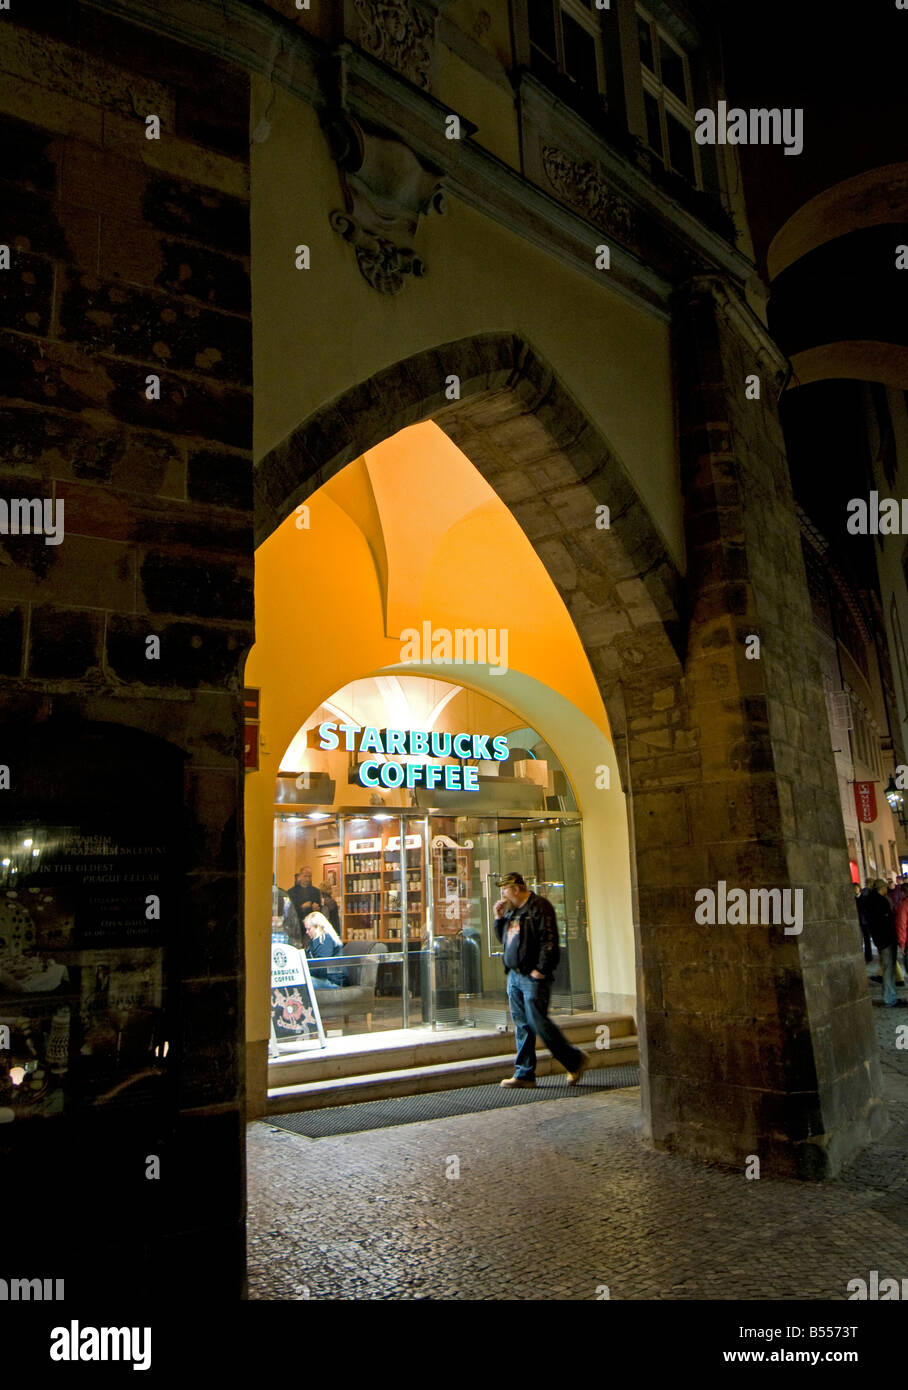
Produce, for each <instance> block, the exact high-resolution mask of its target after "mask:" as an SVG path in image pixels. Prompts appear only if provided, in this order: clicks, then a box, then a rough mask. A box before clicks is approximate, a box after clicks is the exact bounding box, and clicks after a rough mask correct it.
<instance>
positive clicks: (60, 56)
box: [0, 4, 253, 1298]
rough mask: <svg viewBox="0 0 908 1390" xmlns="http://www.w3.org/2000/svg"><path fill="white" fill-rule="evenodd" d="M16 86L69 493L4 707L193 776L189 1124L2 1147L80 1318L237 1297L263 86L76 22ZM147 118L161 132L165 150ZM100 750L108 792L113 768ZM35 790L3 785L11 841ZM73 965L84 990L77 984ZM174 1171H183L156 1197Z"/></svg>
mask: <svg viewBox="0 0 908 1390" xmlns="http://www.w3.org/2000/svg"><path fill="white" fill-rule="evenodd" d="M226 22H227V21H225V23H226ZM0 68H2V69H3V70H4V72H3V77H4V80H3V83H2V89H0V126H2V136H3V141H2V143H3V147H4V150H5V151H6V152H7V153H6V154H5V156H4V169H3V176H4V179H5V180H6V183H5V185H4V188H5V192H4V208H3V233H2V235H0V241H3V242H7V243H8V244H9V246H10V250H11V262H10V268H9V270H7V271H5V272H3V273H2V275H0V383H2V393H3V400H2V403H0V411H2V421H3V435H4V450H3V457H2V460H0V474H2V482H0V494H2V496H3V497H4V498H11V497H21V498H33V497H34V498H45V499H50V500H53V501H55V502H56V503H59V502H60V501H62V502H63V504H64V517H65V536H64V539H63V541H62V544H59V545H57V546H46V545H45V544H44V543H43V540H42V538H41V537H40V536H36V535H20V536H8V537H6V536H4V537H0V552H2V554H0V560H2V563H0V632H2V640H0V672H2V675H3V676H4V678H5V680H4V685H5V704H6V712H7V715H8V719H9V717H10V715H11V714H13V715H15V717H16V718H17V719H19V720H20V721H21V722H22V724H23V725H26V726H29V725H36V724H41V723H43V722H45V721H46V722H47V723H48V725H49V726H53V727H54V728H55V729H58V728H59V726H60V723H61V721H63V722H64V723H65V722H66V721H69V724H70V726H71V727H72V729H73V740H72V743H71V751H74V750H77V749H78V748H81V747H83V744H82V743H80V737H81V735H80V733H79V731H80V730H81V729H83V728H85V727H87V726H88V725H89V723H90V724H91V725H93V727H94V730H95V732H96V734H97V731H98V729H103V728H108V729H110V728H111V726H112V725H119V726H125V727H126V728H131V729H135V730H145V731H146V732H147V733H148V734H151V735H155V736H157V738H158V739H159V740H166V742H167V745H168V754H173V757H170V756H168V767H170V765H171V763H174V765H177V766H179V768H180V769H181V773H180V775H179V776H178V777H176V779H175V786H176V788H177V790H176V792H175V799H176V802H177V804H176V805H175V806H174V805H171V810H170V815H171V816H172V817H173V820H172V823H171V824H169V825H168V826H166V827H162V831H164V830H166V832H167V837H168V838H169V839H170V840H171V841H173V840H174V839H175V842H176V844H177V847H178V848H177V851H176V852H177V853H178V856H179V860H180V863H179V871H180V874H181V882H180V885H179V888H178V890H177V891H176V892H175V893H174V895H173V897H172V899H171V907H173V906H174V905H175V907H176V915H175V916H174V917H172V918H170V919H168V920H167V921H166V922H162V927H163V928H164V931H163V939H164V943H165V944H164V949H165V956H166V961H165V968H166V970H167V977H168V992H167V1000H166V1010H167V1019H168V1028H169V1029H170V1030H171V1031H170V1032H169V1037H168V1041H169V1044H170V1052H169V1057H170V1060H169V1061H168V1062H167V1063H166V1065H163V1066H162V1071H163V1073H164V1076H165V1079H166V1095H167V1097H168V1099H167V1102H166V1105H165V1106H164V1110H163V1111H161V1109H160V1107H157V1106H156V1108H154V1122H153V1123H149V1124H147V1125H145V1122H144V1121H143V1120H142V1119H141V1117H140V1115H139V1110H141V1107H138V1108H137V1109H136V1111H135V1113H133V1114H132V1118H130V1119H129V1122H128V1123H127V1122H126V1121H125V1120H124V1121H123V1122H122V1123H120V1122H117V1119H116V1116H115V1115H114V1110H115V1109H116V1104H118V1102H115V1101H114V1100H112V1101H111V1105H110V1108H107V1102H106V1101H105V1102H104V1104H103V1105H102V1104H100V1103H97V1102H96V1099H94V1098H93V1099H92V1100H91V1101H90V1102H86V1101H85V1099H84V1097H81V1096H80V1095H79V1094H78V1093H77V1090H76V1089H74V1090H73V1093H72V1095H71V1096H70V1097H68V1098H67V1101H66V1104H65V1105H64V1107H63V1110H62V1112H61V1113H58V1114H51V1115H50V1116H49V1117H42V1118H35V1119H33V1120H27V1121H26V1120H23V1121H22V1122H21V1124H20V1122H19V1121H18V1120H16V1121H15V1122H13V1123H9V1124H6V1125H3V1126H2V1127H0V1145H2V1147H3V1149H4V1151H5V1152H6V1154H7V1156H8V1164H7V1166H6V1171H7V1173H8V1174H15V1177H14V1179H13V1182H14V1186H15V1189H16V1194H17V1195H16V1201H15V1204H14V1205H15V1207H16V1208H17V1211H18V1212H20V1213H21V1214H23V1216H24V1221H23V1225H22V1229H21V1231H20V1233H19V1234H20V1237H21V1240H20V1243H19V1245H16V1246H15V1254H16V1260H17V1261H18V1263H16V1262H15V1261H14V1264H15V1268H16V1271H17V1272H18V1271H19V1270H20V1268H21V1272H22V1274H23V1275H26V1274H34V1275H35V1276H37V1275H43V1274H44V1273H45V1271H48V1272H50V1271H51V1270H52V1271H53V1273H54V1274H56V1273H57V1272H58V1270H59V1272H60V1273H61V1274H62V1273H64V1272H65V1273H66V1275H67V1277H68V1278H71V1280H72V1282H71V1283H70V1284H68V1286H67V1296H68V1297H70V1298H72V1297H74V1296H77V1291H78V1290H79V1289H81V1290H82V1291H83V1292H88V1291H90V1292H91V1293H92V1294H93V1295H96V1296H97V1295H98V1294H100V1292H101V1291H102V1290H103V1289H108V1290H114V1291H116V1292H117V1293H120V1294H123V1295H125V1296H127V1297H129V1296H130V1295H131V1294H132V1295H134V1294H135V1293H136V1292H137V1291H138V1290H145V1291H146V1292H151V1293H154V1292H157V1293H159V1294H160V1293H161V1291H163V1290H164V1289H166V1291H167V1295H168V1297H179V1296H180V1294H181V1292H182V1291H190V1292H192V1293H193V1295H195V1294H197V1293H198V1291H199V1289H200V1288H201V1289H204V1292H205V1295H206V1297H215V1298H221V1297H224V1298H235V1297H237V1296H239V1295H240V1294H241V1293H242V1291H243V1288H244V1279H245V1274H244V1271H245V1250H244V1212H245V1191H244V1179H245V1173H244V1149H243V1081H244V1078H243V1064H242V1052H241V1049H240V1047H239V1039H240V1038H241V1037H242V1034H243V1009H244V997H243V954H242V951H243V947H242V909H241V879H240V874H239V872H238V865H239V864H240V863H241V853H242V833H243V827H242V796H241V792H242V778H243V770H242V748H243V740H242V702H241V685H242V669H243V662H244V659H245V655H246V652H247V650H248V648H249V645H250V643H251V641H252V556H253V543H252V515H251V507H252V486H251V472H252V468H251V445H252V438H251V429H252V392H251V380H252V351H251V315H250V285H249V251H250V246H249V204H248V162H249V137H248V120H249V84H248V78H247V77H246V76H245V74H243V73H240V72H238V71H236V70H234V69H232V68H231V67H229V66H227V65H226V64H224V63H222V62H220V61H218V60H216V59H214V58H211V57H209V56H207V55H206V54H202V53H199V52H195V51H191V50H189V49H188V48H185V47H182V46H181V45H179V44H176V43H173V42H171V41H169V40H165V39H162V38H161V37H160V36H159V35H158V34H157V33H156V32H154V31H153V30H150V29H144V28H139V27H137V26H133V25H131V24H129V23H126V22H123V21H121V20H118V19H114V18H111V17H110V16H107V15H105V14H102V13H100V12H98V11H96V10H93V9H92V8H91V7H90V6H83V5H80V4H69V5H66V6H54V7H44V6H34V7H32V6H21V7H18V8H17V10H16V11H15V14H14V15H12V17H7V19H6V21H5V23H4V43H3V45H2V48H0ZM150 115H154V116H157V117H158V118H159V120H160V139H148V138H147V133H148V131H149V129H152V130H153V126H152V127H150V126H149V124H148V122H147V120H146V117H148V116H150ZM152 376H154V377H156V378H157V379H158V381H159V383H160V394H159V396H158V395H157V394H156V392H155V389H154V386H153V384H152V383H151V382H150V381H149V378H150V377H152ZM149 637H157V638H158V639H159V641H160V649H159V652H157V653H155V652H153V651H152V652H150V651H149V647H148V638H149ZM8 730H9V724H8V722H7V731H8ZM151 742H152V743H154V740H151ZM84 747H85V749H86V750H87V751H86V752H85V755H84V760H83V764H82V766H81V774H82V776H83V777H84V778H85V780H86V785H87V786H89V785H92V783H93V778H94V777H96V776H97V775H98V770H97V769H94V768H93V765H92V755H91V751H90V745H89V744H87V743H86V744H85V745H84ZM7 751H8V752H9V751H10V750H9V749H7ZM12 751H16V750H12ZM0 761H3V762H5V763H10V762H11V758H10V756H7V757H5V758H0ZM162 761H163V759H162ZM13 762H14V763H15V760H14V759H13ZM16 766H18V765H16ZM14 770H15V769H14ZM21 771H22V776H23V777H25V778H26V780H27V774H28V772H29V769H28V768H27V767H26V768H23V769H22V770H21ZM70 771H72V769H71V770H70ZM79 771H80V769H79V768H76V769H75V774H78V772H79ZM68 775H69V774H68ZM105 775H106V776H107V774H105ZM158 775H160V776H162V777H163V771H162V769H161V768H156V766H155V763H154V759H152V760H151V761H150V762H148V763H147V765H142V766H130V765H128V764H127V765H124V766H123V767H122V768H121V769H120V771H119V774H118V777H119V781H118V782H117V784H116V791H117V796H118V803H117V801H116V800H115V799H111V798H110V797H108V799H107V801H106V802H105V806H106V808H107V809H106V811H105V814H107V815H108V816H111V815H113V814H114V810H115V808H116V807H117V805H118V815H119V817H121V818H122V824H123V825H124V826H127V827H128V825H129V821H130V814H131V812H130V807H131V806H134V805H136V804H137V803H138V804H139V805H141V804H142V803H143V798H144V797H145V796H146V795H147V791H148V788H149V786H151V785H152V784H153V783H154V782H155V779H156V777H157V776H158ZM168 776H170V777H171V778H172V780H173V777H172V773H170V772H168ZM108 783H110V778H109V777H108ZM20 790H21V789H20V788H17V786H16V785H14V786H13V787H12V788H11V790H10V791H4V792H0V796H3V797H6V798H7V800H6V801H5V802H3V803H0V814H4V813H6V819H7V821H8V822H9V819H10V815H11V814H14V813H15V809H16V806H17V805H18V801H17V797H19V792H20ZM29 804H30V807H31V805H32V803H29ZM48 814H50V812H48ZM116 828H117V826H116V820H115V821H114V825H113V829H114V830H116ZM110 930H111V931H113V930H114V928H113V927H111V928H110ZM124 945H125V946H128V941H124ZM69 964H70V967H71V978H72V979H73V980H75V981H78V980H79V978H80V977H79V972H80V970H81V969H82V963H81V962H79V961H77V960H75V959H74V958H69ZM75 988H76V990H77V991H78V989H79V985H78V984H76V986H75ZM79 1007H80V1005H79V1001H78V998H77V999H76V1002H75V1003H74V1004H73V1016H74V1015H75V1014H76V1013H78V1011H79ZM80 1026H81V1025H77V1024H75V1023H74V1032H73V1034H72V1037H73V1039H74V1041H73V1049H74V1055H77V1054H78V1052H79V1050H80V1037H81V1035H80V1033H79V1027H80ZM159 1090H160V1088H159ZM162 1094H163V1092H162ZM4 1103H5V1102H0V1104H4ZM117 1113H118V1114H119V1113H120V1112H117ZM149 1113H151V1112H149ZM143 1125H144V1127H143ZM127 1132H128V1142H127V1138H126V1135H127ZM153 1154H157V1155H159V1157H160V1159H161V1168H160V1174H159V1176H157V1177H153V1176H151V1177H147V1176H146V1172H145V1161H146V1156H147V1155H153ZM32 1188H33V1191H32ZM11 1219H12V1218H11V1216H10V1213H8V1214H7V1224H6V1229H5V1232H4V1240H5V1249H6V1251H7V1254H10V1255H11V1254H12V1251H13V1247H14V1245H15V1241H14V1234H15V1233H14V1231H13V1230H12V1229H11V1224H10V1223H11ZM61 1231H62V1232H65V1237H64V1236H61ZM29 1252H31V1257H29ZM58 1257H59V1258H58ZM49 1259H50V1265H48V1260H49ZM64 1263H65V1265H66V1268H65V1271H64V1269H63V1265H64Z"/></svg>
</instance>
